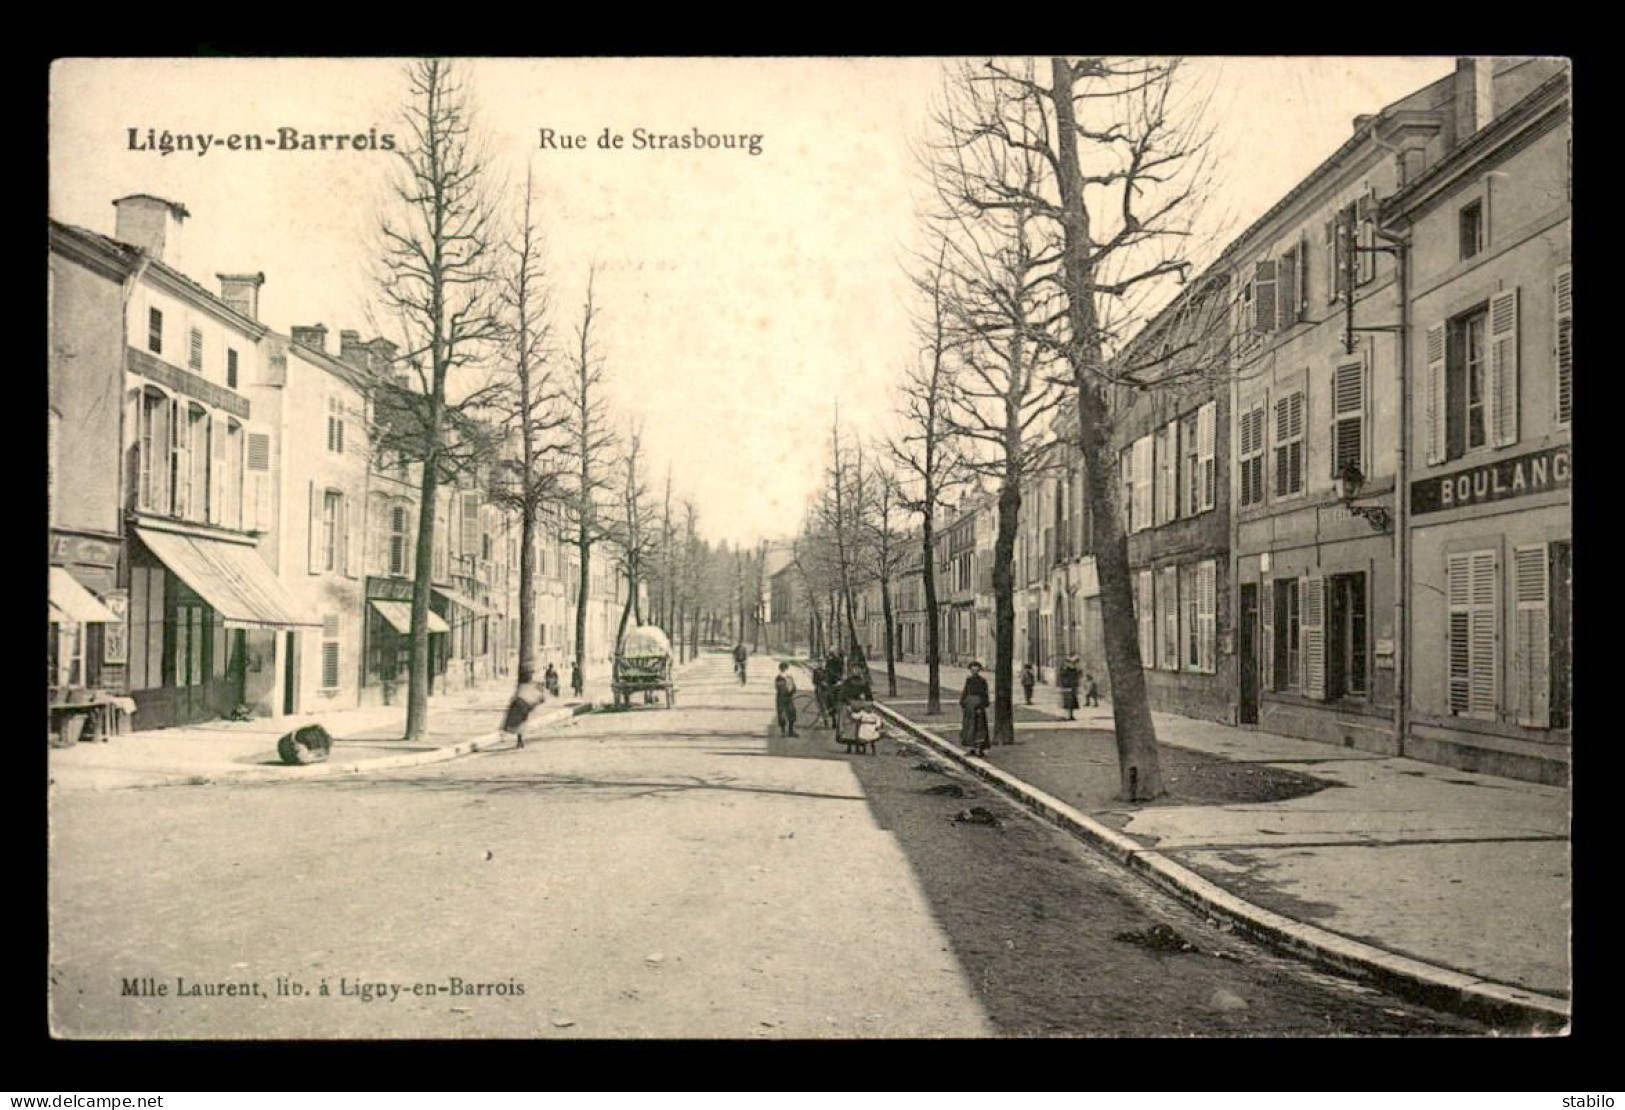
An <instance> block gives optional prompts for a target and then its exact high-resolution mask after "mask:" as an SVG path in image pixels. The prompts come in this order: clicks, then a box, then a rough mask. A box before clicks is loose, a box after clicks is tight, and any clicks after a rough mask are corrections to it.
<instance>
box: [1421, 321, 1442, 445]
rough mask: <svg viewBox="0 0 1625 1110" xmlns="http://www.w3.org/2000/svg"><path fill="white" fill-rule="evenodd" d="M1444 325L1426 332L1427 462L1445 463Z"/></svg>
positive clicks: (1434, 326) (1436, 325)
mask: <svg viewBox="0 0 1625 1110" xmlns="http://www.w3.org/2000/svg"><path fill="white" fill-rule="evenodd" d="M1444 353H1445V348H1444V325H1443V324H1435V325H1433V326H1432V327H1431V328H1429V329H1428V330H1427V391H1428V393H1427V405H1426V407H1427V412H1426V419H1427V447H1428V462H1429V463H1442V462H1444V461H1445V438H1444V427H1445V401H1446V396H1445V363H1444Z"/></svg>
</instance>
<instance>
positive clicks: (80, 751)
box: [49, 680, 609, 790]
mask: <svg viewBox="0 0 1625 1110" xmlns="http://www.w3.org/2000/svg"><path fill="white" fill-rule="evenodd" d="M603 686H604V689H603V690H602V691H597V690H595V689H594V687H593V686H592V685H589V687H588V689H587V690H586V691H585V693H584V695H583V697H582V698H572V697H570V696H569V695H568V693H566V695H565V696H564V697H563V698H560V699H558V700H551V699H550V700H549V701H547V702H546V703H544V704H543V705H541V706H538V707H537V709H536V710H535V712H533V713H532V714H531V718H530V720H529V721H528V722H526V725H525V735H527V736H529V735H531V734H535V733H539V732H540V731H541V730H543V729H545V728H548V727H549V726H552V725H555V724H558V723H559V722H561V721H566V720H569V719H570V718H571V717H573V716H574V715H575V714H576V713H578V712H583V711H585V709H587V708H590V707H591V706H592V705H593V704H595V703H596V702H597V701H599V700H604V699H607V698H608V696H609V688H608V684H607V682H605V683H604V684H603ZM512 695H513V690H512V687H511V686H510V685H509V684H508V683H507V682H506V681H497V680H492V681H491V682H488V683H486V684H485V685H484V686H481V687H479V688H477V689H473V690H460V691H457V692H455V693H449V694H439V695H436V696H434V697H432V698H431V699H430V700H429V733H428V735H426V736H425V737H423V738H422V739H421V740H418V741H414V742H411V743H408V742H407V741H405V740H402V739H401V734H402V733H403V732H404V731H405V727H406V707H405V706H404V705H396V706H377V707H371V708H366V709H358V708H351V709H335V710H331V711H327V712H322V711H317V712H313V713H304V714H299V715H297V716H292V717H283V718H280V719H278V720H275V721H272V720H268V719H263V718H261V719H255V720H252V721H225V720H221V721H211V722H208V723H205V724H197V725H188V726H185V727H180V728H165V729H151V730H148V731H144V732H133V733H128V734H126V735H123V736H114V737H112V738H111V739H110V740H108V742H107V743H79V744H76V745H74V746H73V747H71V748H52V749H50V762H49V775H50V783H51V785H52V786H53V787H55V788H56V789H60V790H117V789H121V788H126V787H140V786H195V785H202V784H204V783H210V782H222V781H229V782H243V781H247V782H255V781H292V780H295V779H299V778H306V777H313V776H321V775H333V774H346V773H353V772H355V771H361V770H375V771H376V770H385V769H387V768H391V767H406V766H414V765H416V764H420V763H435V762H439V761H441V760H445V759H454V758H456V757H457V756H459V755H466V754H468V753H469V752H471V751H478V750H482V749H489V748H492V747H495V746H497V745H499V744H500V745H509V744H511V743H512V741H510V740H508V739H507V738H506V737H504V736H502V735H501V734H500V733H499V732H498V731H497V726H498V725H499V724H500V723H501V720H502V712H503V710H504V708H506V706H507V704H508V699H509V698H510V697H511V696H512ZM312 724H320V725H322V726H323V727H324V728H326V729H327V731H328V732H329V733H330V734H331V735H332V737H333V740H334V744H333V750H332V753H331V754H330V755H329V756H328V758H327V760H326V762H323V763H313V764H309V765H307V766H303V767H295V766H289V765H287V764H284V763H283V762H282V760H281V759H280V758H279V757H278V756H277V751H276V743H277V740H278V739H279V738H280V737H281V736H282V735H284V734H285V733H288V732H291V731H293V730H294V729H296V728H300V727H303V726H305V725H312Z"/></svg>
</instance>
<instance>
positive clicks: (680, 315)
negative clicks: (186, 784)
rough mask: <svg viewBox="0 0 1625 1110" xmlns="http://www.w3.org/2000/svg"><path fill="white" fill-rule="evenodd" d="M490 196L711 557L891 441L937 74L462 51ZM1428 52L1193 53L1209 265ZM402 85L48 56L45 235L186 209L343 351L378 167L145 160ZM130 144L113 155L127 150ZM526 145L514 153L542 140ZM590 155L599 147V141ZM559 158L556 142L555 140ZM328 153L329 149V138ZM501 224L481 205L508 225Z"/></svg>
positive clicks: (359, 313)
mask: <svg viewBox="0 0 1625 1110" xmlns="http://www.w3.org/2000/svg"><path fill="white" fill-rule="evenodd" d="M461 64H462V65H463V66H464V67H465V70H464V72H465V75H466V76H467V77H468V78H469V79H470V83H471V86H472V89H473V94H474V101H475V105H476V109H477V113H478V116H477V120H478V126H479V128H480V129H481V131H482V132H483V135H484V140H485V142H486V143H487V149H488V150H489V152H490V165H491V171H490V172H491V178H492V184H493V186H495V187H497V188H499V190H501V191H502V193H503V195H505V196H507V197H510V198H514V202H516V198H517V197H518V195H519V191H520V190H522V188H523V184H524V181H525V176H526V172H527V168H528V170H529V171H530V173H531V174H532V175H533V181H534V195H535V200H536V208H535V211H536V215H537V217H538V219H539V222H540V224H541V227H542V231H543V234H544V236H545V238H546V242H547V248H546V257H547V261H548V270H549V274H550V281H551V284H552V287H553V290H554V303H555V318H554V326H555V330H556V332H557V333H558V334H560V335H567V334H568V332H569V330H570V327H571V326H572V323H573V321H574V320H575V319H577V318H578V317H579V313H580V309H581V301H582V297H583V294H584V291H585V285H586V279H587V273H588V271H589V268H590V267H592V266H594V265H596V266H597V268H598V275H599V276H598V281H597V285H596V291H595V299H596V301H597V304H598V308H599V310H600V312H601V314H602V315H601V324H602V329H601V332H600V343H601V351H602V353H603V355H604V358H605V385H606V396H607V399H608V401H609V404H610V408H611V410H612V412H613V414H614V416H615V419H616V421H617V423H618V424H619V426H620V427H622V428H626V427H629V426H630V425H632V424H633V423H638V424H640V425H641V427H642V436H643V444H644V453H645V456H646V458H647V460H648V464H649V465H648V474H649V477H650V485H651V486H652V487H653V488H654V489H655V490H656V492H657V493H658V492H659V491H660V490H661V489H662V487H663V485H664V482H665V476H666V474H667V473H668V469H669V473H670V475H671V482H672V488H673V494H674V498H676V499H678V500H681V499H683V498H691V499H692V500H693V501H694V503H695V506H696V508H697V512H698V518H699V522H700V528H701V531H702V532H703V533H704V534H705V535H706V536H708V537H709V538H711V539H712V540H713V541H716V540H726V541H727V542H729V543H730V544H738V543H750V544H754V543H755V542H756V541H758V540H760V539H781V538H788V537H789V536H790V535H791V534H793V533H794V532H795V530H796V529H797V527H798V525H799V523H800V521H801V518H802V515H803V512H804V509H805V506H806V505H807V503H808V501H809V500H810V498H811V497H812V496H813V494H814V492H815V491H816V489H817V488H818V486H819V484H820V482H821V479H822V471H823V467H824V465H825V463H826V460H827V457H828V449H829V430H830V425H831V420H832V417H833V413H834V409H835V405H836V402H837V401H839V405H840V414H841V421H842V424H843V428H844V430H845V431H846V432H848V433H850V434H852V435H854V436H860V437H865V438H872V437H878V436H883V435H885V434H887V433H888V432H889V431H891V430H892V416H891V413H892V408H893V390H894V389H895V386H896V383H897V381H898V379H899V377H900V375H901V373H902V371H903V369H904V368H905V367H906V366H907V364H908V363H909V361H910V360H911V359H912V357H913V355H914V350H915V341H914V339H913V337H912V334H911V331H910V326H909V297H910V292H909V287H908V281H907V278H906V275H905V269H904V268H905V266H906V265H907V263H908V262H909V260H910V257H911V255H912V253H913V251H914V250H915V248H916V245H917V243H918V241H919V240H918V238H917V236H918V221H917V218H916V212H917V211H918V209H919V207H920V206H921V203H922V202H923V200H924V189H923V188H922V184H921V176H920V172H919V169H918V161H917V158H916V156H915V153H914V152H915V151H917V150H918V149H919V148H920V146H921V145H922V143H923V142H924V141H925V139H926V138H927V136H928V124H929V116H930V111H931V106H932V102H933V99H934V97H935V96H936V95H937V93H938V91H939V89H940V87H941V82H942V73H943V70H944V62H943V61H942V60H939V59H923V58H922V59H908V58H883V59H841V58H827V59H733V58H730V59H569V60H549V59H478V60H469V61H467V62H464V63H461ZM1453 65H1454V61H1453V59H1450V58H1200V59H1193V60H1192V64H1191V72H1192V73H1193V76H1194V78H1195V80H1196V81H1197V83H1198V84H1199V85H1200V87H1202V88H1204V89H1206V90H1210V93H1211V98H1210V101H1209V106H1208V113H1209V120H1208V122H1209V125H1210V126H1211V127H1212V129H1213V152H1214V155H1215V157H1216V162H1217V168H1218V174H1219V178H1218V180H1219V183H1220V188H1219V189H1218V190H1217V191H1216V193H1215V198H1214V200H1213V202H1212V203H1210V204H1209V206H1208V207H1207V208H1206V209H1204V210H1203V213H1202V216H1201V220H1200V225H1201V227H1202V229H1203V231H1204V232H1205V234H1206V237H1207V238H1208V239H1209V240H1210V241H1211V244H1212V247H1211V251H1212V253H1216V251H1217V249H1218V248H1220V247H1222V246H1223V244H1224V242H1226V241H1227V240H1228V238H1229V237H1230V236H1232V235H1234V234H1235V233H1236V232H1239V231H1241V230H1242V229H1243V228H1245V227H1246V225H1247V224H1248V223H1250V222H1251V221H1252V220H1254V219H1255V218H1256V217H1258V216H1259V215H1261V214H1262V213H1263V212H1264V211H1265V210H1267V209H1268V208H1269V207H1270V206H1271V205H1272V204H1273V203H1274V202H1275V201H1276V200H1277V199H1279V198H1280V197H1281V196H1282V195H1283V194H1284V193H1286V192H1287V191H1288V190H1289V189H1290V188H1291V187H1292V186H1293V185H1294V184H1295V183H1296V182H1297V181H1298V180H1299V179H1301V178H1302V177H1304V176H1305V175H1306V174H1308V173H1309V172H1310V171H1311V170H1312V169H1313V168H1314V167H1315V166H1316V165H1318V164H1319V163H1320V162H1321V161H1322V160H1324V159H1325V158H1326V157H1327V156H1328V155H1330V154H1331V153H1332V152H1333V151H1334V150H1336V149H1337V147H1338V146H1340V145H1341V144H1342V143H1343V142H1344V141H1345V140H1346V139H1347V138H1348V137H1349V135H1350V134H1351V133H1352V127H1353V120H1354V117H1355V116H1357V115H1361V114H1366V113H1372V112H1376V111H1377V110H1379V109H1380V108H1381V107H1382V106H1383V105H1385V104H1387V103H1389V102H1391V101H1393V100H1396V99H1398V98H1399V97H1401V96H1403V95H1405V94H1407V93H1409V92H1411V91H1413V90H1415V89H1418V88H1420V87H1422V86H1423V85H1426V84H1427V83H1429V82H1431V81H1433V80H1436V79H1438V78H1440V77H1442V76H1444V75H1445V74H1447V73H1449V72H1450V70H1451V69H1452V68H1453ZM404 66H405V64H404V63H403V62H401V61H399V60H389V59H376V60H374V59H331V60H322V59H305V58H300V59H280V60H279V59H181V60H174V59H153V60H146V59H68V60H65V61H61V62H58V63H57V64H56V65H55V66H54V67H53V69H52V74H51V107H50V125H51V127H50V158H51V168H50V214H51V215H52V216H53V217H54V218H56V219H58V220H61V221H64V222H66V223H70V224H76V225H79V226H82V227H87V228H89V229H91V230H93V231H98V232H101V233H104V234H111V233H112V231H113V227H114V209H113V207H112V203H111V202H112V201H113V200H114V199H116V198H118V197H121V196H126V195H128V194H130V193H150V194H155V195H158V196H162V197H165V198H166V199H169V200H173V201H179V202H180V203H182V204H184V205H185V206H186V208H187V209H188V210H189V212H190V213H191V217H190V219H188V220H187V221H186V224H185V226H184V229H183V235H182V247H181V251H182V254H181V258H180V268H181V269H182V270H183V271H184V272H186V273H187V274H188V275H189V276H191V277H193V278H194V279H196V280H198V281H200V282H202V283H203V284H205V285H206V286H208V287H210V288H217V283H216V281H215V279H214V275H215V274H216V273H219V272H228V273H242V272H254V271H263V272H264V273H265V275H266V282H265V286H264V288H263V289H262V291H261V301H260V316H261V319H262V320H263V321H264V322H265V323H266V324H268V325H269V326H271V327H273V328H275V329H276V330H278V331H280V332H283V333H284V334H285V333H286V332H287V331H288V329H289V328H290V327H292V326H294V325H309V324H315V323H323V324H326V325H327V327H328V328H329V329H330V338H329V348H330V349H334V348H335V347H336V344H337V333H338V332H339V331H340V330H344V329H353V330H356V331H360V332H362V333H363V338H370V337H371V336H372V335H374V334H378V332H379V331H380V329H379V328H378V327H376V326H374V325H373V324H372V323H371V322H370V321H372V320H373V319H375V318H376V317H375V315H374V313H375V310H374V309H373V308H372V307H371V306H372V305H373V303H374V300H375V298H374V295H373V290H372V286H371V284H370V277H369V275H370V273H371V270H372V265H373V263H372V258H373V256H374V254H375V253H376V252H375V247H374V244H375V243H376V229H377V225H378V221H379V214H380V212H381V210H382V209H383V207H384V206H385V205H387V203H388V201H387V182H388V176H389V172H390V169H391V166H390V163H391V162H392V161H393V156H392V155H390V154H389V153H388V152H385V151H380V150H364V151H353V150H348V149H347V150H343V151H340V150H336V149H329V150H326V151H321V150H277V149H271V148H267V149H263V150H258V151H250V150H235V151H234V150H230V149H226V148H224V147H221V146H217V147H215V148H213V149H210V150H209V151H207V152H206V153H202V154H198V153H195V152H185V151H178V152H175V153H171V154H167V155H166V154H161V153H159V152H158V150H156V149H137V148H146V147H150V146H151V144H150V143H149V142H148V131H149V129H151V131H152V132H154V133H155V134H154V136H153V137H154V138H160V139H161V137H162V133H163V132H165V131H167V132H170V133H172V134H181V133H190V134H207V135H213V136H216V137H217V138H219V139H224V137H225V136H226V135H229V134H233V133H243V134H257V135H275V134H277V133H278V129H279V128H293V129H296V130H297V131H298V132H299V133H300V134H301V135H310V134H315V135H321V134H340V133H343V134H356V133H362V134H366V133H369V132H373V131H376V132H377V133H378V134H380V135H382V134H386V133H393V134H395V135H396V136H397V139H398V140H399V141H400V142H402V143H403V144H404V142H405V138H406V134H405V131H404V128H403V127H402V126H401V122H400V110H401V107H402V105H403V103H404V101H405V97H406V82H405V76H404V74H405V68H404ZM132 128H133V129H134V130H135V137H134V140H133V141H132V138H131V129H132ZM640 128H641V129H643V130H644V131H645V132H648V133H652V134H658V135H664V134H677V135H688V134H692V133H693V132H694V130H695V129H696V128H697V129H698V131H699V132H700V133H701V134H702V135H711V134H716V135H744V136H760V140H759V150H760V153H759V154H755V155H752V154H750V153H749V152H748V150H747V149H715V150H698V151H697V150H657V149H651V148H647V147H646V148H644V149H636V147H635V143H636V141H637V139H636V134H637V129H640ZM543 129H548V130H550V131H552V132H553V143H554V145H553V146H552V147H550V148H545V149H544V147H543V139H542V130H543ZM606 129H607V131H608V132H609V134H610V135H612V136H613V135H619V136H621V139H622V144H623V145H622V146H621V147H620V148H619V149H615V148H604V147H601V146H600V145H599V138H600V136H602V135H603V134H604V133H605V132H606ZM575 136H582V137H584V138H585V140H586V143H585V149H575V148H573V147H572V148H566V147H565V139H566V137H575ZM333 145H334V144H331V143H330V144H329V146H330V147H331V146H333ZM514 202H511V203H510V207H512V204H513V203H514Z"/></svg>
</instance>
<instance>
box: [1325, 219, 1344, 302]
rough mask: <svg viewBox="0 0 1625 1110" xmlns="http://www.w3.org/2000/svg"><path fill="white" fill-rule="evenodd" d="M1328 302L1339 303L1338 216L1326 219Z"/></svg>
mask: <svg viewBox="0 0 1625 1110" xmlns="http://www.w3.org/2000/svg"><path fill="white" fill-rule="evenodd" d="M1325 242H1326V303H1327V304H1336V303H1337V287H1338V285H1339V284H1341V283H1340V282H1339V281H1338V276H1337V218H1336V217H1335V216H1334V217H1332V218H1331V219H1329V220H1327V221H1326V237H1325Z"/></svg>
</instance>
